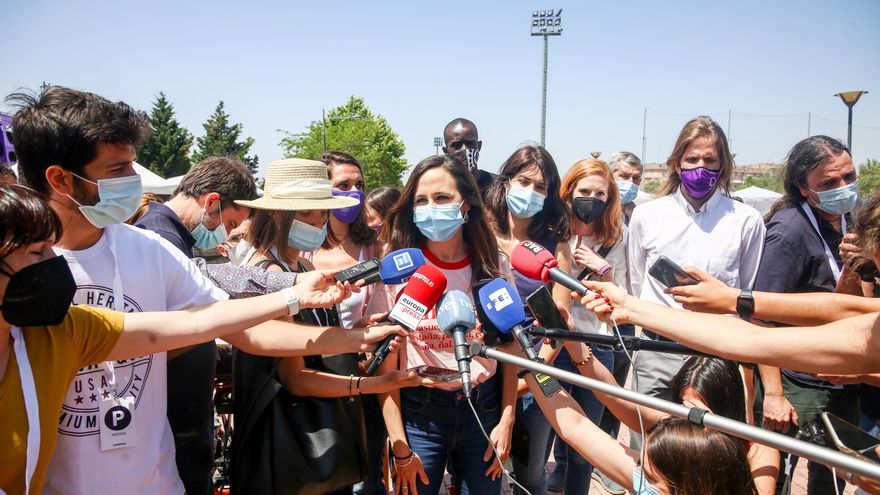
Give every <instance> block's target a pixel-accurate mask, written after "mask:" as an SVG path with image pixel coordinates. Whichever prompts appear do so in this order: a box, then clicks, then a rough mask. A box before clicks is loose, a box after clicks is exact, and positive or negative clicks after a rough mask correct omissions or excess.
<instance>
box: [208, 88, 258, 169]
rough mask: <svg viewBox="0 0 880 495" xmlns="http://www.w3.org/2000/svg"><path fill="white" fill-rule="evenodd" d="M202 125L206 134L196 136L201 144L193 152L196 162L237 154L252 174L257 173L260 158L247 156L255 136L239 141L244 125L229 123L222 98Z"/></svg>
mask: <svg viewBox="0 0 880 495" xmlns="http://www.w3.org/2000/svg"><path fill="white" fill-rule="evenodd" d="M202 126H203V127H204V128H205V135H204V136H202V137H199V138H196V142H197V143H198V145H199V146H198V149H197V150H196V151H195V153H193V161H194V162H200V161H202V160H204V159H205V158H209V157H212V156H237V157H238V158H240V159H241V161H243V162H244V163H245V165H247V166H248V169H250V171H251V173H252V174H256V173H257V164H258V163H259V158H258V157H257V156H256V155H254V156H247V153H248V151H250V149H251V146H253V145H254V138H252V137H247V138H246V139H245V140H243V141H239V138H240V136H241V131H242V125H241V124H233V125H230V124H229V114H228V113H226V110H225V109H224V105H223V101H222V100H221V101H220V103H218V104H217V108H216V109H214V114H213V115H211V116H210V117H208V120H207V121H205V123H204V124H202Z"/></svg>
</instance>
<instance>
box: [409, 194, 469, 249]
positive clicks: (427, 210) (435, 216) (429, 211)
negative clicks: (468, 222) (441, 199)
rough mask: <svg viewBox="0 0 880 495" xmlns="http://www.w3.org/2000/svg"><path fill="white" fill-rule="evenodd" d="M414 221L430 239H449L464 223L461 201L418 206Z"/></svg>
mask: <svg viewBox="0 0 880 495" xmlns="http://www.w3.org/2000/svg"><path fill="white" fill-rule="evenodd" d="M413 221H414V222H415V224H416V227H418V228H419V230H420V231H421V232H422V234H424V235H425V237H427V238H428V239H431V240H432V241H435V242H443V241H446V240H449V239H450V238H451V237H452V236H453V235H455V233H456V232H458V229H460V228H461V226H462V225H463V224H464V218H463V217H462V216H461V203H451V204H446V205H427V206H416V207H415V208H413Z"/></svg>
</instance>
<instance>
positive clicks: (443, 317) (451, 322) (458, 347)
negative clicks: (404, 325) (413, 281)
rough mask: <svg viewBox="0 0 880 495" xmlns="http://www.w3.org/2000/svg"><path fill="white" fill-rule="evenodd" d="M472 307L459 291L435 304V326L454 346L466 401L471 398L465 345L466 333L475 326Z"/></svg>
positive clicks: (469, 365)
mask: <svg viewBox="0 0 880 495" xmlns="http://www.w3.org/2000/svg"><path fill="white" fill-rule="evenodd" d="M474 311H475V310H474V305H473V304H472V303H471V300H470V298H468V296H467V295H465V293H464V292H462V291H460V290H451V291H449V292H447V293H446V295H445V296H443V299H441V300H440V302H439V303H437V326H439V327H440V331H442V332H443V333H445V334H446V335H451V336H452V342H453V344H454V345H455V360H456V361H457V362H458V372H459V373H461V390H462V392H463V393H464V396H465V397H466V398H468V399H470V397H471V390H472V385H471V356H470V352H469V351H470V348H469V346H468V343H467V339H466V337H467V333H468V331H470V330H471V329H473V328H474V326H476V324H477V317H476V314H475V313H474Z"/></svg>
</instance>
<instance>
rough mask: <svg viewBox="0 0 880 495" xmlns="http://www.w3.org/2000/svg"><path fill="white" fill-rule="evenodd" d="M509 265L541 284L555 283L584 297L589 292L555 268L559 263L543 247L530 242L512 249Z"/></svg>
mask: <svg viewBox="0 0 880 495" xmlns="http://www.w3.org/2000/svg"><path fill="white" fill-rule="evenodd" d="M510 264H512V265H513V267H514V268H516V271H518V272H520V273H522V274H523V275H525V276H526V277H529V278H531V279H534V280H541V281H543V282H550V281H551V280H552V281H553V282H556V283H558V284H560V285H562V286H563V287H565V288H567V289H569V290H573V291H575V292H577V293H578V294H580V295H581V296H584V295H586V294H587V292H592V291H591V290H589V289H587V288H586V287H584V284H582V283H581V282H580V280H578V279H576V278H574V277H572V276H571V275H569V274H567V273H565V271H564V270H562V269H560V268H557V265H559V261H557V260H556V258H554V257H553V255H552V254H551V253H550V251H547V250H546V249H545V248H544V246H542V245H540V244H538V243H537V242H532V241H523V242H521V243H519V244H518V245H517V246H516V247H515V248H513V256H511V258H510Z"/></svg>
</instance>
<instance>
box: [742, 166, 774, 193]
mask: <svg viewBox="0 0 880 495" xmlns="http://www.w3.org/2000/svg"><path fill="white" fill-rule="evenodd" d="M751 186H755V187H760V188H762V189H768V190H770V191H776V192H778V193H781V192H783V189H784V188H783V185H782V168H779V170H774V171H773V172H767V173H765V174H760V175H747V176H746V178H745V179H743V182H742V184H741V185H740V186H739V187H738V188H737V190H740V189H745V188H747V187H751Z"/></svg>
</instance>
